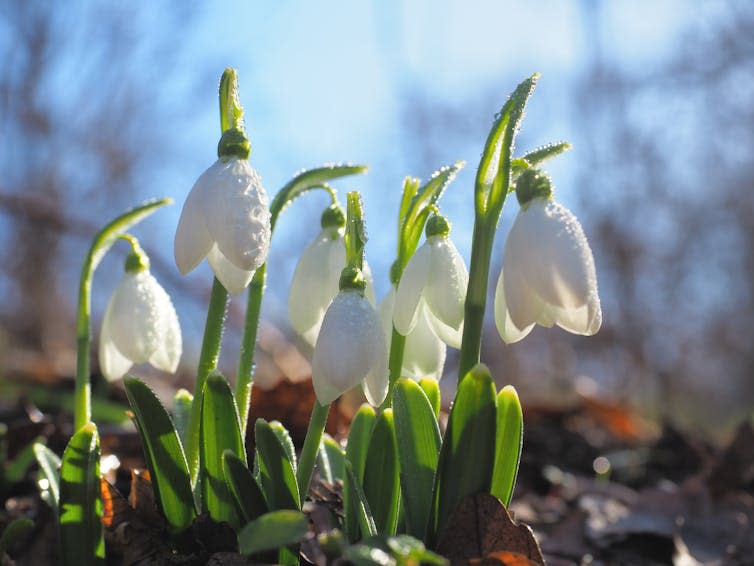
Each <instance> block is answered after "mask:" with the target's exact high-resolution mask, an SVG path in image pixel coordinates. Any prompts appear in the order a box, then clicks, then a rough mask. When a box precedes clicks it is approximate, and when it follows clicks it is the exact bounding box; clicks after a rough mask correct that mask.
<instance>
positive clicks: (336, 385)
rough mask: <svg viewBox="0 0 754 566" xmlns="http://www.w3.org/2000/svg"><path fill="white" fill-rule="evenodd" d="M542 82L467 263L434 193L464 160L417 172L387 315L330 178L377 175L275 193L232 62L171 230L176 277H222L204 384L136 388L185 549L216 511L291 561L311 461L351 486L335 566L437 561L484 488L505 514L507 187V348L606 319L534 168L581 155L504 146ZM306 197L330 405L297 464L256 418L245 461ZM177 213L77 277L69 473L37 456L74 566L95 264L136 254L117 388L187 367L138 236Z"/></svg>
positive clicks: (97, 538)
mask: <svg viewBox="0 0 754 566" xmlns="http://www.w3.org/2000/svg"><path fill="white" fill-rule="evenodd" d="M537 78H538V76H537V75H534V76H532V77H531V78H529V79H526V80H525V81H523V82H522V83H521V84H520V85H519V86H518V87H517V88H516V90H515V91H514V92H513V93H512V94H511V96H510V97H509V99H508V100H507V101H506V102H505V104H504V106H503V107H502V110H501V111H500V113H499V114H498V115H496V117H495V120H494V123H493V126H492V129H491V131H490V134H489V137H488V139H487V142H486V144H485V147H484V150H483V153H482V157H481V161H480V164H479V169H478V171H477V175H476V182H475V187H474V191H473V193H471V192H470V193H469V194H470V198H472V197H473V198H474V200H475V223H474V234H473V242H472V250H471V263H470V268H469V269H468V270H467V268H466V265H465V263H464V261H463V259H462V257H461V255H460V254H459V252H458V250H457V249H456V247H455V245H454V244H453V241H452V240H451V226H450V223H449V222H448V220H447V219H446V218H445V217H443V216H442V214H441V210H440V198H441V196H442V194H443V192H444V191H445V189H446V188H447V187H448V185H449V184H450V183H451V182H452V181H453V179H454V177H455V175H456V173H457V171H458V170H459V169H460V168H461V167H463V165H464V164H463V163H462V162H458V163H455V164H453V165H450V166H447V167H443V168H441V169H439V170H438V171H437V172H435V173H434V174H433V175H432V176H431V178H430V179H429V180H428V181H427V182H425V183H422V182H421V181H420V180H419V179H415V178H411V177H408V178H406V179H405V181H404V183H403V190H402V193H401V194H396V202H397V203H398V205H399V211H398V249H397V254H396V259H395V262H394V264H393V266H392V269H391V272H390V281H391V288H390V291H389V293H388V295H387V296H386V297H385V298H384V299H383V300H382V301H381V303H380V305H379V307H376V305H375V297H374V291H373V286H372V275H371V272H370V270H369V267H368V265H367V263H366V261H365V259H364V244H365V241H366V227H365V226H366V225H365V216H364V210H363V207H362V203H361V199H360V196H359V193H358V192H355V191H354V192H350V193H348V195H347V198H346V203H345V207H344V206H343V205H342V204H341V202H340V201H339V199H338V195H337V192H336V191H335V189H334V188H333V187H332V186H331V185H330V184H329V183H331V182H333V181H334V180H336V179H338V178H340V177H344V176H347V175H354V174H359V173H362V172H364V171H365V170H366V168H365V167H363V166H359V165H328V166H325V167H321V168H317V169H312V170H309V171H304V172H302V173H300V174H298V175H297V176H296V177H295V178H294V179H292V180H291V181H290V182H289V183H288V184H287V185H286V186H285V187H283V188H282V190H281V191H280V192H278V193H277V195H276V196H275V197H274V199H273V200H272V201H271V202H270V201H269V199H268V196H267V193H266V192H265V189H264V188H263V186H262V182H261V179H260V177H259V175H258V174H257V172H256V171H255V170H254V169H253V168H252V166H251V165H250V163H249V160H248V158H249V154H250V143H249V140H248V137H247V135H246V132H245V129H244V122H243V108H242V106H241V104H240V102H239V97H238V87H237V77H236V73H235V71H234V70H232V69H227V70H226V71H225V73H224V74H223V77H222V79H221V83H220V116H221V132H222V134H221V138H220V142H219V144H218V159H217V161H216V162H215V163H214V164H212V165H211V166H210V167H209V169H207V170H206V171H205V172H204V173H203V174H202V175H201V176H200V177H199V179H198V180H197V181H196V183H195V185H194V187H193V188H192V189H191V191H190V193H189V194H188V196H187V198H186V201H185V204H184V206H183V210H182V214H181V217H180V221H179V224H178V228H177V232H176V235H175V246H174V253H175V261H176V264H177V266H178V269H179V270H180V271H181V273H183V274H186V273H188V272H190V271H192V270H193V269H194V268H196V267H197V266H198V265H199V264H200V263H201V262H202V260H203V259H204V258H206V259H207V261H208V262H209V264H210V266H211V267H212V270H213V271H214V274H215V281H214V283H213V288H212V293H211V297H210V304H209V307H208V314H207V324H206V329H205V334H204V341H203V345H202V351H201V356H200V363H199V368H198V370H197V381H196V387H195V389H194V391H193V394H190V393H188V392H186V391H182V392H180V393H179V394H178V395H177V396H176V399H175V401H174V404H173V406H172V407H171V408H170V410H168V409H166V408H165V407H163V406H162V405H161V404H160V402H159V401H158V400H157V398H156V396H155V395H154V394H153V393H152V391H151V390H150V388H149V387H148V386H147V385H146V384H145V383H144V382H143V381H141V380H139V379H138V378H136V377H134V376H127V377H126V391H127V394H128V397H129V401H130V403H131V407H132V410H133V415H134V417H133V418H134V420H135V422H136V425H137V428H138V430H139V433H140V435H141V439H142V443H143V448H144V453H145V460H146V462H147V467H148V468H149V471H150V476H151V479H152V482H153V484H154V488H155V494H156V499H157V503H158V505H159V508H160V511H161V513H162V514H163V515H164V517H165V522H166V530H167V532H168V533H169V534H170V536H171V540H173V542H174V544H175V547H176V549H177V551H180V550H181V546H182V545H185V544H186V537H187V533H188V532H190V527H191V525H192V523H193V522H194V521H195V519H196V517H197V516H199V515H201V514H207V515H209V517H211V519H212V520H215V521H224V522H227V523H228V524H230V525H231V526H232V527H233V528H234V529H235V531H236V533H237V536H238V546H239V550H240V552H242V553H244V554H248V555H252V556H263V555H264V554H263V553H265V552H267V553H269V552H273V553H277V554H274V555H273V556H274V558H275V559H277V560H278V561H279V562H280V563H282V564H297V563H298V561H299V553H298V546H297V545H299V544H300V542H301V541H302V540H303V539H304V538H305V537H306V536H309V535H307V532H308V523H307V520H306V517H305V515H303V514H302V513H301V510H302V508H303V505H304V503H305V501H306V497H307V493H308V491H309V486H310V482H311V478H312V474H313V470H314V468H315V466H317V467H318V470H319V474H320V476H321V477H323V479H325V480H329V481H332V482H337V481H339V480H340V481H342V482H343V518H342V521H341V523H340V524H338V525H337V528H336V529H334V530H333V531H331V532H329V533H320V535H319V536H320V538H322V540H321V541H320V542H321V543H322V544H321V546H322V548H326V549H328V550H327V552H328V553H330V555H329V556H330V557H331V558H333V559H337V558H345V559H347V560H348V559H354V557H357V556H358V557H364V556H366V557H370V556H371V557H372V558H374V557H375V556H377V555H379V553H382V555H379V556H382V557H383V558H385V560H387V561H388V562H385V561H384V560H383V561H382V562H380V561H379V560H377V559H375V560H376V563H389V561H390V560H392V561H393V563H395V562H398V563H401V561H402V560H403V559H405V558H406V556H409V555H410V556H413V557H414V558H417V557H418V559H419V560H424V561H439V562H442V560H443V559H442V557H440V556H437V555H435V554H433V553H432V552H431V550H432V549H434V548H436V545H437V541H438V539H439V538H440V537H441V535H442V531H443V528H444V527H445V526H446V524H447V521H448V518H449V516H450V515H451V513H452V512H453V510H454V509H455V508H456V506H458V504H459V503H460V502H461V501H462V500H463V499H464V498H465V497H467V496H470V495H474V494H476V493H480V492H482V493H489V494H492V495H493V496H495V497H497V498H498V499H499V500H500V501H501V502H502V503H503V504H505V505H507V504H508V503H509V502H510V498H511V494H512V491H513V487H514V484H515V479H516V474H517V470H518V461H519V458H520V451H521V442H522V417H521V406H520V404H519V401H518V397H517V395H516V392H515V390H514V389H513V388H512V387H510V386H507V387H504V388H503V389H501V390H500V391H498V390H497V389H496V387H495V384H494V381H493V379H492V376H491V375H490V373H489V371H488V369H487V368H486V367H485V366H484V365H483V364H480V363H479V361H480V360H479V355H480V348H481V338H482V324H483V320H484V314H485V310H486V302H487V301H486V299H487V290H488V285H489V275H490V263H491V253H492V248H493V246H492V244H493V241H494V238H495V233H496V231H497V225H498V221H499V218H500V214H501V211H502V208H503V205H504V203H505V201H506V197H507V196H508V195H509V194H510V193H513V192H515V195H516V198H517V201H518V204H519V206H520V210H519V212H518V215H517V217H516V219H515V221H514V223H513V225H512V227H511V228H510V231H509V233H508V236H507V241H506V244H505V251H504V258H503V271H501V273H500V274H499V276H498V277H497V284H496V291H495V300H494V314H495V322H496V325H497V328H498V330H499V333H500V336H501V337H502V339H503V341H505V342H506V343H513V342H517V341H519V340H521V339H523V338H524V337H525V336H526V335H527V334H529V332H531V330H532V328H533V327H534V325H535V324H539V325H542V326H546V327H552V326H553V325H558V326H560V327H562V328H564V329H565V330H567V331H569V332H572V333H575V334H581V335H592V334H594V333H595V332H597V330H598V329H599V327H600V324H601V309H600V302H599V296H598V292H597V283H596V274H595V266H594V260H593V257H592V252H591V250H590V248H589V244H588V243H587V240H586V238H585V236H584V233H583V230H582V227H581V225H580V224H579V222H578V221H577V220H576V218H575V216H574V215H573V214H572V213H571V212H570V211H569V210H568V209H567V208H565V207H564V206H562V205H561V204H559V203H558V202H557V201H555V200H554V198H553V189H552V185H551V182H550V178H549V176H548V175H547V174H546V173H545V172H544V171H543V170H542V169H541V168H540V167H539V166H540V164H541V163H542V162H543V161H545V160H546V159H549V158H551V157H554V156H556V155H558V154H559V153H562V152H563V151H565V150H566V149H568V147H569V145H568V144H567V143H558V144H551V145H547V146H543V147H541V148H539V149H537V150H534V151H532V152H530V153H527V154H525V155H523V156H521V157H518V158H515V157H513V155H512V152H513V146H514V140H515V136H516V133H517V130H518V128H519V126H520V122H521V119H522V117H523V111H524V107H525V104H526V101H527V99H528V97H529V96H530V94H531V93H532V91H533V88H534V85H535V83H536V80H537ZM315 190H317V191H323V192H325V193H326V194H327V195H328V196H329V203H328V206H327V207H326V208H325V209H324V211H323V213H322V216H321V230H320V232H319V233H318V234H317V235H316V237H315V238H314V240H313V241H312V242H311V244H309V246H308V247H307V248H306V249H305V250H304V252H303V254H302V256H301V258H300V260H299V263H298V265H297V267H296V271H295V275H294V279H293V282H292V284H291V288H290V295H289V314H290V320H291V324H292V326H293V328H294V329H295V330H296V331H297V332H298V333H299V335H300V336H301V337H302V339H303V340H305V341H306V342H308V343H310V344H311V345H312V346H313V347H314V354H313V360H312V381H313V385H314V391H315V393H316V398H317V402H316V403H315V405H314V409H313V411H312V415H311V420H310V424H309V428H308V431H307V435H306V439H305V441H304V445H303V448H302V449H301V451H300V453H299V454H296V452H295V450H294V449H293V444H292V443H291V441H290V437H289V436H288V433H287V431H286V430H285V428H284V427H283V426H282V425H281V424H280V423H277V422H274V421H273V422H267V421H264V420H263V419H256V421H255V422H254V423H253V424H254V431H255V447H254V450H253V454H248V455H247V450H246V445H245V438H246V428H247V425H248V424H249V414H251V415H253V413H254V410H253V403H252V402H251V399H252V395H251V393H252V385H253V369H254V345H255V342H256V332H257V325H258V321H259V313H260V308H261V301H262V297H263V294H264V287H265V279H266V260H267V253H268V249H269V245H270V240H271V237H272V234H273V231H274V228H275V224H276V221H277V219H278V216H279V215H280V213H282V212H283V210H285V209H287V207H288V205H290V204H291V202H292V201H294V200H295V199H296V198H298V197H299V196H301V195H302V194H303V193H306V192H310V191H315ZM168 202H169V201H168V200H167V199H164V200H158V201H151V202H148V203H145V204H144V205H142V206H139V207H136V208H134V209H132V210H130V211H128V212H127V213H125V214H123V215H121V216H119V217H118V218H116V219H115V220H113V221H112V222H111V223H110V224H108V225H107V226H106V227H105V228H103V230H102V231H101V232H100V233H99V234H98V235H97V237H95V240H94V242H93V244H92V248H91V250H90V252H89V254H88V256H87V258H86V261H85V262H84V267H83V269H82V278H81V292H80V296H79V325H78V339H79V342H78V345H79V351H78V354H79V356H78V361H79V364H78V368H77V380H76V401H77V402H76V413H75V426H76V433H75V435H74V436H73V438H72V439H71V441H70V443H69V446H68V448H67V449H66V451H65V453H64V455H63V458H62V464H61V466H60V470H59V471H58V469H57V464H60V459H58V457H57V456H56V455H55V454H53V453H52V452H51V451H49V450H48V449H46V448H44V447H42V446H38V447H37V448H38V449H37V458H38V459H39V461H40V464H41V469H42V474H43V475H44V480H45V483H44V486H45V487H46V490H47V491H46V493H45V495H46V498H47V500H48V501H52V502H53V503H51V504H52V505H53V508H54V509H56V510H57V512H58V513H59V522H60V529H61V552H62V556H63V562H64V563H65V564H82V563H87V564H88V563H96V562H97V561H100V560H102V559H103V558H104V554H105V548H104V543H103V535H102V526H101V522H100V521H99V517H100V515H101V513H102V508H101V503H100V504H99V505H98V504H97V502H98V501H99V493H98V491H97V490H98V489H99V487H98V485H99V484H98V483H97V482H90V481H88V480H91V479H92V478H97V477H98V475H99V467H98V466H99V441H98V436H97V428H96V425H95V424H94V423H91V422H90V420H91V410H90V399H89V367H88V357H89V348H90V341H91V338H90V326H91V325H90V312H89V311H90V295H91V282H92V275H93V273H94V269H95V268H96V266H97V264H98V263H99V261H100V260H101V258H102V256H103V255H104V253H105V252H106V251H107V250H108V249H109V248H110V247H111V246H112V245H113V244H114V243H115V242H116V241H118V240H119V239H120V240H125V241H126V242H128V243H129V244H130V245H131V253H130V254H129V255H128V258H127V260H126V262H125V275H124V277H123V280H122V282H121V283H120V284H119V286H118V287H117V289H116V290H115V292H114V293H113V295H112V298H111V299H110V301H109V304H108V306H107V309H106V312H105V316H104V320H103V322H102V331H101V335H100V340H99V363H100V369H101V371H102V373H103V374H104V375H105V376H106V377H107V378H108V379H110V380H115V379H120V378H122V377H123V376H125V375H126V374H127V373H128V372H129V370H130V369H131V367H132V365H133V364H141V363H145V362H149V363H150V364H152V365H153V366H155V367H157V368H159V369H162V370H165V371H169V372H174V371H175V370H176V369H177V367H178V364H179V361H180V357H181V353H182V342H181V331H180V326H179V322H178V317H177V315H176V312H175V309H174V307H173V305H172V303H171V301H170V298H169V296H168V294H167V292H166V291H165V290H164V289H163V288H162V287H161V286H160V284H159V283H158V282H157V281H156V279H155V278H154V277H153V276H152V275H151V274H150V271H149V259H148V257H147V255H146V254H145V252H144V251H143V249H142V248H141V247H140V246H139V243H138V241H137V240H136V238H134V237H133V236H132V235H131V234H129V233H128V230H129V229H130V227H132V226H133V225H134V224H135V223H137V222H139V221H141V220H142V219H144V218H145V217H146V216H148V215H150V214H151V213H152V212H154V211H155V210H157V209H158V208H160V207H161V206H163V205H164V204H167V203H168ZM422 234H425V238H424V241H423V243H421V245H419V244H420V242H421V238H422ZM503 272H504V274H503ZM247 289H248V304H247V313H246V319H245V326H244V334H243V341H242V349H241V352H240V356H239V363H238V370H237V374H236V379H235V385H234V387H231V385H230V382H229V381H228V380H227V379H226V378H225V377H224V376H223V375H221V374H220V373H219V372H218V370H217V361H218V356H219V352H220V347H221V342H222V330H223V324H224V318H225V313H226V308H227V304H228V300H229V295H238V294H240V293H242V292H244V291H245V290H247ZM447 347H451V348H456V349H459V350H460V361H459V366H460V367H459V374H458V378H459V384H458V389H457V393H456V397H455V399H454V402H453V404H452V410H451V413H450V415H449V418H448V425H447V428H446V430H445V433H444V436H443V435H442V434H441V431H440V427H439V424H438V416H439V411H440V403H441V399H440V389H439V386H438V384H437V380H439V379H440V377H441V376H442V374H443V366H444V362H445V355H446V348H447ZM359 384H360V385H361V386H362V388H363V392H364V394H365V396H366V399H367V401H368V404H365V405H364V406H362V408H361V409H360V410H359V411H358V413H357V414H356V417H355V419H354V421H353V423H352V426H351V431H350V433H349V436H348V438H347V439H346V441H345V443H344V444H341V443H338V442H336V441H335V440H334V439H332V438H330V437H328V436H327V435H326V434H325V433H324V427H325V422H326V420H327V415H328V411H329V408H330V404H331V403H332V402H334V401H335V400H336V399H337V398H338V397H339V396H340V395H342V394H343V393H344V392H346V391H347V390H349V389H352V388H353V387H355V386H358V385H359ZM82 454H83V455H84V457H82ZM45 464H46V467H45ZM92 486H95V487H92ZM375 553H377V554H375ZM383 555H384V556H383ZM349 557H350V558H349Z"/></svg>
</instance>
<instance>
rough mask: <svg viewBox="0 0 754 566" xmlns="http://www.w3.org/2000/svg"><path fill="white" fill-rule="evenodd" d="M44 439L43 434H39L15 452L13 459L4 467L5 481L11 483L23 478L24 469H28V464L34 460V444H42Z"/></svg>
mask: <svg viewBox="0 0 754 566" xmlns="http://www.w3.org/2000/svg"><path fill="white" fill-rule="evenodd" d="M45 441H46V440H45V438H44V437H43V436H39V437H37V438H35V439H34V440H32V441H31V442H30V443H29V444H27V445H26V446H24V447H23V449H22V450H21V451H20V452H19V453H18V454H16V457H15V458H14V459H13V461H12V462H10V463H9V464H8V465H7V466H6V468H5V481H6V482H8V483H11V484H13V483H18V482H20V481H21V480H22V479H24V476H25V475H26V470H28V469H29V466H31V464H32V462H34V444H40V443H42V444H43V443H44V442H45Z"/></svg>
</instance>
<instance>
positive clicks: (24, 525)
mask: <svg viewBox="0 0 754 566" xmlns="http://www.w3.org/2000/svg"><path fill="white" fill-rule="evenodd" d="M33 530H34V521H32V520H31V519H28V518H26V517H19V518H17V519H14V520H13V521H11V522H10V523H9V524H8V526H7V527H5V528H4V529H3V534H2V536H0V561H2V562H3V563H5V560H3V554H5V553H6V552H8V551H9V550H10V549H12V548H14V547H17V546H19V545H20V544H21V543H22V542H24V541H25V540H26V537H28V536H29V533H31V531H33Z"/></svg>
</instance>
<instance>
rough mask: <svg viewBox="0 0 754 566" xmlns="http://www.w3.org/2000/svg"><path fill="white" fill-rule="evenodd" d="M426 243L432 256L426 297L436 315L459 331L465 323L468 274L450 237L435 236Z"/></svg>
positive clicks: (425, 290)
mask: <svg viewBox="0 0 754 566" xmlns="http://www.w3.org/2000/svg"><path fill="white" fill-rule="evenodd" d="M427 245H429V247H430V250H431V256H430V268H429V275H428V277H427V284H426V287H425V289H424V293H423V295H424V298H425V299H426V301H427V306H428V307H429V310H431V311H432V314H433V315H434V316H435V317H437V318H438V319H440V321H442V323H443V324H446V325H448V326H450V327H451V328H454V329H456V330H457V329H458V328H459V327H460V326H461V323H462V322H463V314H464V313H463V306H464V302H465V300H466V287H467V286H468V283H469V273H468V271H467V270H466V266H465V265H464V263H463V259H462V258H461V254H459V253H458V250H457V249H456V247H455V245H453V242H451V241H450V239H449V238H444V237H441V236H433V237H431V238H429V240H428V242H427Z"/></svg>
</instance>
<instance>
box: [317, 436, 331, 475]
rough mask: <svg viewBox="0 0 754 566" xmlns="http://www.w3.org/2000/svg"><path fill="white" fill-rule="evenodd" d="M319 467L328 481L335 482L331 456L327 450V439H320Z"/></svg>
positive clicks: (320, 473) (321, 473) (318, 451)
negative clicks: (331, 467)
mask: <svg viewBox="0 0 754 566" xmlns="http://www.w3.org/2000/svg"><path fill="white" fill-rule="evenodd" d="M317 469H318V470H319V475H320V477H321V478H322V479H323V480H324V481H326V482H328V483H333V478H332V470H331V469H330V457H329V456H328V454H327V450H325V441H324V439H320V441H319V448H318V449H317Z"/></svg>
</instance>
